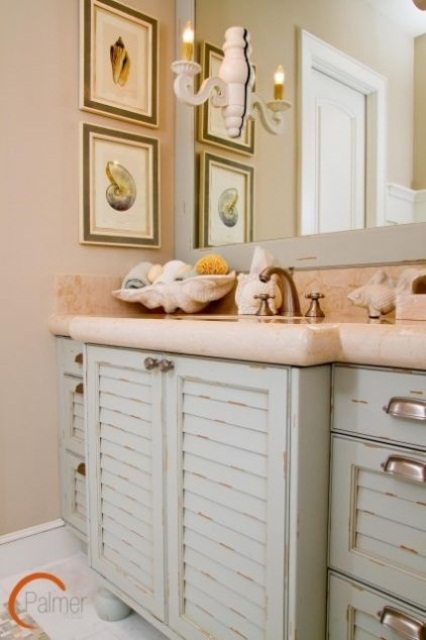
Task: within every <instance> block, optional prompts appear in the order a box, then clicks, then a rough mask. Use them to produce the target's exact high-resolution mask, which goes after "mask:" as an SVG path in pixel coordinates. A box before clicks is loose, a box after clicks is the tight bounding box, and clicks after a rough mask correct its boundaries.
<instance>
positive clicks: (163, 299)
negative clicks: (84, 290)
mask: <svg viewBox="0 0 426 640" xmlns="http://www.w3.org/2000/svg"><path fill="white" fill-rule="evenodd" d="M206 258H207V257H206ZM206 258H203V259H200V261H199V263H200V264H198V263H197V265H195V268H194V269H191V267H190V266H189V265H185V264H184V263H183V262H181V261H180V260H171V261H170V262H168V263H166V264H165V265H164V267H162V266H161V265H150V264H149V263H141V264H140V265H137V266H136V267H134V268H133V269H132V270H131V271H130V272H129V273H128V274H127V276H126V278H125V279H124V281H123V284H122V288H121V289H118V290H116V291H113V292H112V295H113V296H114V297H115V298H118V299H119V300H124V301H126V302H139V303H140V304H143V305H144V306H145V307H147V309H158V308H163V309H164V311H165V312H166V313H173V312H174V311H177V310H178V309H180V310H181V311H183V312H184V313H197V312H198V311H201V310H202V309H204V308H205V307H206V306H207V305H208V304H209V302H213V301H214V300H219V299H220V298H222V297H223V296H225V295H226V294H227V293H229V292H230V291H231V290H232V288H233V286H234V284H235V281H236V273H235V271H231V272H230V273H226V272H227V270H228V269H227V265H226V263H224V261H222V260H220V259H219V258H220V257H219V256H215V255H213V254H211V255H210V256H208V258H209V259H206ZM154 277H155V280H154V282H152V281H151V278H154ZM149 282H152V283H151V284H148V283H149ZM133 283H136V286H137V288H134V287H133ZM138 283H139V284H138ZM145 283H146V286H144V285H145Z"/></svg>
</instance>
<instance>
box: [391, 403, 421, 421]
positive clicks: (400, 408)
mask: <svg viewBox="0 0 426 640" xmlns="http://www.w3.org/2000/svg"><path fill="white" fill-rule="evenodd" d="M383 411H385V412H386V413H388V414H389V415H391V416H395V417H396V418H411V419H413V420H426V400H416V399H415V398H391V399H390V400H389V403H388V406H387V407H383Z"/></svg>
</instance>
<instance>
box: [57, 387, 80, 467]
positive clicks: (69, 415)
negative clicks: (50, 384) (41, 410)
mask: <svg viewBox="0 0 426 640" xmlns="http://www.w3.org/2000/svg"><path fill="white" fill-rule="evenodd" d="M61 411H62V412H63V413H62V421H61V424H62V439H63V441H62V446H64V447H65V448H66V449H70V450H71V451H73V452H74V453H77V454H79V455H80V456H84V439H85V435H84V434H85V427H84V383H83V381H82V380H80V379H78V378H73V377H72V376H68V375H65V376H64V377H63V380H62V407H61Z"/></svg>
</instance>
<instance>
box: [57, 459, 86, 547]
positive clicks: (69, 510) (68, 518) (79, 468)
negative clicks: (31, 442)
mask: <svg viewBox="0 0 426 640" xmlns="http://www.w3.org/2000/svg"><path fill="white" fill-rule="evenodd" d="M62 474H63V488H62V493H63V500H62V511H63V513H62V517H63V519H64V520H65V522H67V523H68V524H70V525H71V526H72V527H74V528H75V529H76V530H77V531H78V532H79V533H81V534H83V535H85V534H86V518H87V513H86V504H87V500H86V475H85V474H86V466H85V462H84V458H82V457H81V456H77V455H74V454H73V453H71V452H70V451H65V453H64V456H63V469H62Z"/></svg>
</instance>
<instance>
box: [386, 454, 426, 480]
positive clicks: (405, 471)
mask: <svg viewBox="0 0 426 640" xmlns="http://www.w3.org/2000/svg"><path fill="white" fill-rule="evenodd" d="M381 467H382V469H383V471H386V473H393V474H395V475H397V476H401V478H404V480H414V481H415V482H426V465H425V464H423V462H419V461H418V460H413V459H412V458H405V457H404V456H389V458H388V459H387V460H386V462H383V463H382V464H381Z"/></svg>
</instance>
